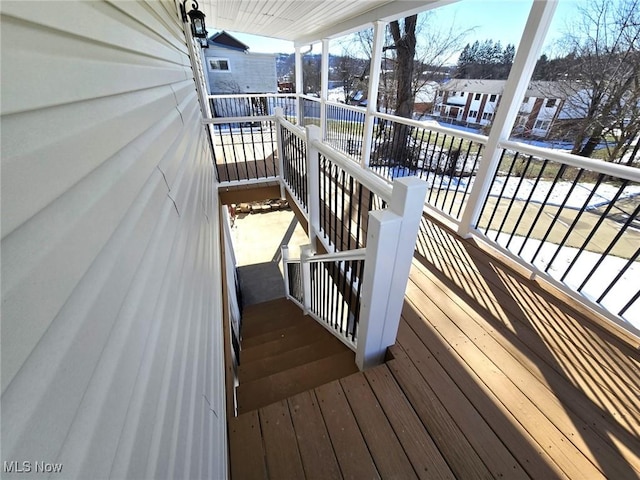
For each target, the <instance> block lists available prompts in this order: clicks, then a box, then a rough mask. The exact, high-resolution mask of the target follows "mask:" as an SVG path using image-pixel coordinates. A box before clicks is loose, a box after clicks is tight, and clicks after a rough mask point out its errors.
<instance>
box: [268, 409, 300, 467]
mask: <svg viewBox="0 0 640 480" xmlns="http://www.w3.org/2000/svg"><path fill="white" fill-rule="evenodd" d="M260 425H261V427H262V434H263V438H264V445H265V454H266V459H267V469H268V472H269V478H304V469H303V468H302V460H301V459H300V455H299V453H298V446H297V440H296V434H295V431H294V430H293V424H292V423H291V416H290V414H289V406H288V404H287V402H286V401H284V400H282V401H280V402H276V403H272V404H271V405H269V406H267V407H264V408H262V409H261V410H260Z"/></svg>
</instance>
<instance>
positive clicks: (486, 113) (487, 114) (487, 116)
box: [482, 112, 493, 120]
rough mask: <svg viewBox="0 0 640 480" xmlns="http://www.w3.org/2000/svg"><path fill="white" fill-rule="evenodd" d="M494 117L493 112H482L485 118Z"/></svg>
mask: <svg viewBox="0 0 640 480" xmlns="http://www.w3.org/2000/svg"><path fill="white" fill-rule="evenodd" d="M492 118H493V113H491V112H484V113H483V114H482V119H483V120H491V119H492Z"/></svg>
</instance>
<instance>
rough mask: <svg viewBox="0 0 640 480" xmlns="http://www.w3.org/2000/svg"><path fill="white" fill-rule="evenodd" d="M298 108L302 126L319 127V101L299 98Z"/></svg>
mask: <svg viewBox="0 0 640 480" xmlns="http://www.w3.org/2000/svg"><path fill="white" fill-rule="evenodd" d="M300 108H301V109H302V126H303V127H306V126H307V125H318V126H320V99H311V98H308V97H300Z"/></svg>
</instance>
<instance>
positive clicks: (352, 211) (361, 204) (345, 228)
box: [319, 154, 386, 251]
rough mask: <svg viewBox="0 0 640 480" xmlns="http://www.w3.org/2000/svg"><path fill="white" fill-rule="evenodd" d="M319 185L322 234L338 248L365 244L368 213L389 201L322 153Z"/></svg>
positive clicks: (350, 248) (320, 156) (353, 247)
mask: <svg viewBox="0 0 640 480" xmlns="http://www.w3.org/2000/svg"><path fill="white" fill-rule="evenodd" d="M319 184H320V188H319V197H320V198H319V205H320V207H319V210H320V212H319V213H320V215H319V217H320V218H319V220H320V222H319V223H320V234H321V235H322V236H323V237H324V239H325V240H326V241H328V243H329V245H331V246H332V247H333V248H334V249H335V250H336V251H345V250H353V249H357V248H363V247H365V246H366V240H367V227H368V224H369V212H370V211H371V210H377V209H382V208H385V207H386V202H385V201H384V200H383V199H382V198H381V197H380V196H378V195H376V194H375V193H373V192H372V191H371V190H369V189H367V188H366V187H365V186H364V185H363V184H362V183H361V182H360V181H359V180H358V179H356V178H355V177H354V176H352V175H351V174H349V173H348V172H346V171H345V170H344V169H342V168H341V167H340V166H339V165H338V164H336V163H335V162H332V161H330V160H329V159H328V158H327V157H326V156H325V155H323V154H319Z"/></svg>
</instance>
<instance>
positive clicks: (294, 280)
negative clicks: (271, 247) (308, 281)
mask: <svg viewBox="0 0 640 480" xmlns="http://www.w3.org/2000/svg"><path fill="white" fill-rule="evenodd" d="M286 268H287V275H288V277H287V278H288V285H287V288H288V292H287V293H288V294H289V295H290V296H291V297H293V298H294V299H295V300H297V301H298V303H300V304H301V305H304V287H303V285H302V268H301V265H300V261H299V260H298V261H296V262H287V264H286Z"/></svg>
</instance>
